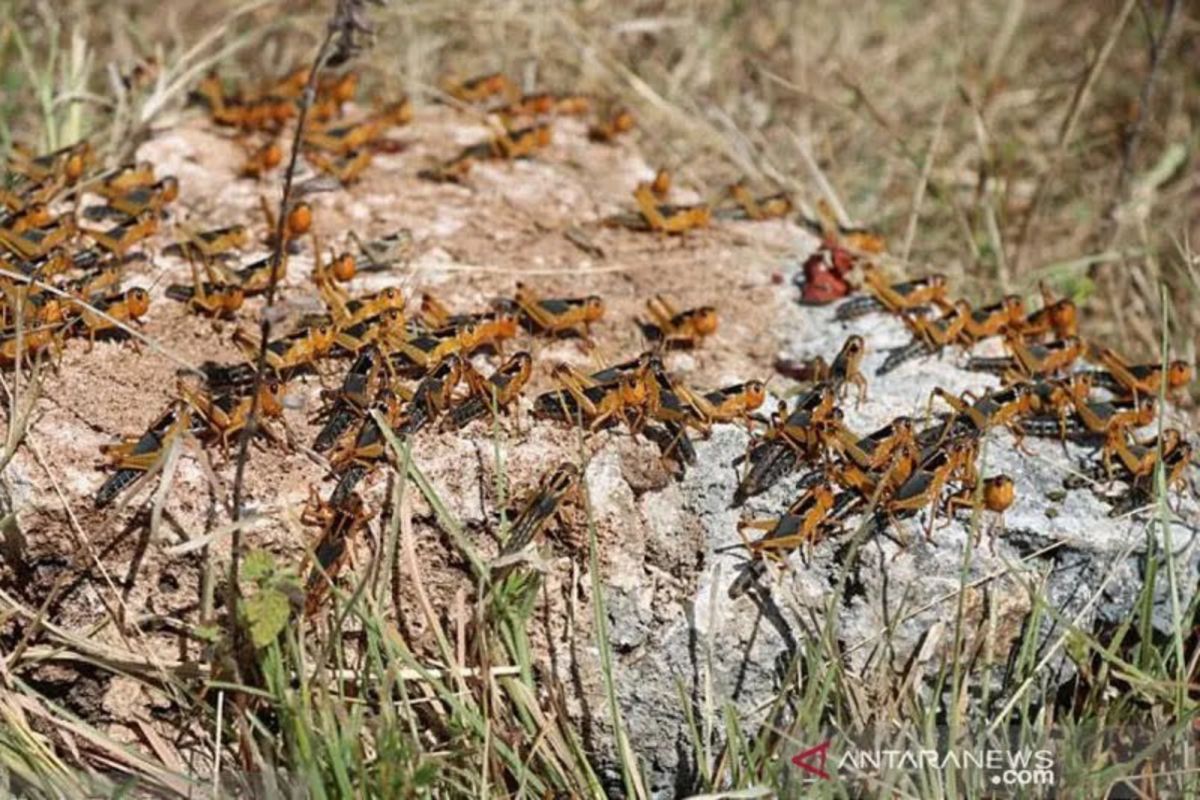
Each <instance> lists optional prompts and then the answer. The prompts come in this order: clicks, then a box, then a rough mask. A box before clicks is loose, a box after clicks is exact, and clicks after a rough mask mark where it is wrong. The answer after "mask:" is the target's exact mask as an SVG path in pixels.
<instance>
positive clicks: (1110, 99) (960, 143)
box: [0, 0, 1200, 358]
mask: <svg viewBox="0 0 1200 800" xmlns="http://www.w3.org/2000/svg"><path fill="white" fill-rule="evenodd" d="M74 5H75V6H76V7H77V8H78V9H79V12H80V13H78V14H74V13H73V14H66V13H63V14H61V15H59V16H57V17H54V18H53V19H52V20H51V18H50V17H49V16H48V14H47V13H46V12H37V11H34V10H32V9H31V10H29V11H28V12H27V13H26V14H24V15H18V16H17V17H16V18H15V20H16V23H15V24H13V23H9V24H7V25H6V26H5V27H4V28H3V29H0V47H3V48H4V50H5V51H6V54H7V55H9V56H12V55H14V54H19V52H20V50H19V48H18V46H17V45H18V42H19V41H23V40H28V43H27V44H26V45H25V48H26V49H27V50H28V51H29V52H30V53H31V54H32V55H31V58H32V60H34V61H37V60H38V56H39V55H40V54H42V53H45V52H49V51H48V50H46V49H45V48H44V44H45V39H44V37H45V35H46V31H51V32H53V33H54V35H55V37H56V41H57V42H58V52H59V53H60V55H59V56H58V57H57V59H56V61H55V63H54V64H53V65H47V66H52V67H53V69H54V71H55V72H56V73H58V74H60V75H62V76H64V77H73V76H75V83H76V84H78V83H79V79H78V77H77V76H76V73H77V72H78V71H79V69H81V68H82V66H81V65H80V64H79V63H78V62H79V61H80V59H81V57H80V55H79V53H77V52H75V51H73V50H72V47H73V46H74V43H75V42H76V41H77V37H79V36H81V35H82V36H84V37H86V41H87V43H88V47H89V48H90V50H89V54H90V61H89V62H88V65H89V66H91V67H92V74H93V77H92V79H91V80H90V81H88V82H87V84H86V91H80V89H82V88H84V87H79V86H78V85H77V86H76V88H75V90H73V94H72V96H71V97H59V98H56V99H54V100H53V101H48V100H47V99H46V98H45V97H38V95H39V92H33V93H32V94H30V93H28V92H26V94H27V95H28V96H27V97H22V92H21V91H20V89H22V88H27V84H26V83H25V82H23V81H22V73H23V71H26V65H25V63H24V62H25V61H26V60H28V59H22V58H12V57H10V58H8V59H7V60H6V64H7V67H6V68H5V73H4V74H3V75H0V83H2V84H3V85H5V86H9V87H15V88H17V89H18V90H17V91H10V92H6V93H5V94H6V97H7V98H8V100H7V101H6V107H5V108H4V109H3V111H4V112H5V117H6V119H9V120H10V122H9V123H8V128H9V130H10V131H11V134H10V135H12V136H15V137H16V138H17V139H30V138H36V133H37V132H38V130H39V128H38V123H39V122H40V119H38V118H39V117H41V116H44V114H39V113H38V110H39V109H42V110H44V109H45V108H46V107H48V106H50V105H53V106H55V111H54V113H55V114H57V115H59V117H60V118H61V119H60V120H59V121H60V123H61V124H63V125H65V124H66V121H67V118H68V117H70V121H72V122H73V124H74V125H76V126H78V125H79V124H80V121H79V119H78V114H77V113H76V112H78V110H79V108H80V105H82V107H83V110H84V112H85V113H84V116H88V117H91V118H93V119H94V120H95V123H94V124H96V125H102V124H103V115H89V114H87V112H89V111H91V110H92V109H93V108H96V109H101V110H105V106H104V104H103V102H102V101H101V98H103V96H104V95H105V93H106V89H107V88H108V86H107V84H108V83H109V81H108V80H107V79H106V77H105V75H104V72H105V68H106V67H107V66H108V64H109V63H110V62H111V63H114V64H115V65H117V66H118V67H120V66H121V65H124V66H125V67H126V68H127V67H128V65H129V64H131V63H133V62H134V60H135V59H136V58H138V57H145V56H151V55H155V54H156V53H157V55H158V56H159V58H160V60H161V61H162V63H164V64H175V63H177V62H178V61H179V59H180V58H182V57H183V56H185V55H188V56H190V57H191V59H192V60H193V61H195V60H198V55H199V54H195V53H189V52H188V51H189V49H190V47H191V46H192V45H193V44H195V42H196V41H197V39H198V38H199V37H198V36H197V34H196V32H197V31H210V30H211V31H214V32H215V33H216V35H215V36H214V37H213V39H212V41H211V43H210V46H209V47H208V48H207V50H206V51H205V53H204V54H203V56H204V57H205V58H207V57H208V56H209V55H212V54H214V53H217V46H218V43H219V44H220V45H224V46H230V49H234V47H236V46H238V45H241V46H244V45H246V44H249V43H253V44H254V46H253V47H251V48H243V49H241V50H240V51H239V52H238V53H237V54H236V55H235V56H234V59H235V60H236V64H232V65H228V66H227V67H226V69H230V70H233V71H237V70H238V69H239V68H241V69H246V70H253V71H255V72H259V71H262V70H267V71H271V72H281V71H283V70H284V69H285V68H287V67H289V66H291V65H293V64H294V63H296V62H298V61H300V60H303V59H305V58H307V57H309V56H310V54H311V50H312V47H313V46H314V44H315V37H316V36H317V35H318V34H319V33H320V31H321V25H322V20H323V16H322V15H323V11H322V10H321V9H319V8H318V9H311V8H307V6H306V5H305V4H297V3H284V4H282V5H283V6H284V7H287V8H289V9H291V10H293V11H294V12H295V13H293V14H292V15H291V16H289V17H288V18H287V20H286V22H282V23H281V22H280V20H281V19H282V15H280V14H278V13H277V8H278V6H277V5H275V4H265V5H262V6H261V7H260V8H257V9H251V10H249V11H247V12H246V13H245V14H244V15H243V16H242V17H240V18H239V20H238V24H237V25H236V26H228V25H227V23H228V22H229V21H230V19H231V14H232V10H233V9H237V8H239V7H240V6H239V5H238V4H234V3H231V2H216V3H208V4H203V5H199V6H197V5H195V4H168V5H167V6H166V7H165V8H163V9H162V10H161V13H156V14H154V15H153V19H150V18H148V16H150V15H148V14H147V13H146V12H147V11H148V7H147V6H146V4H143V3H136V2H118V3H106V4H103V8H104V16H103V18H104V20H105V22H104V24H103V28H102V29H100V28H82V29H81V28H73V27H70V26H68V25H67V24H66V23H63V22H59V20H68V19H74V20H78V19H87V18H89V15H88V14H87V13H86V11H87V10H88V8H89V7H90V6H92V5H95V4H90V3H88V2H85V1H84V0H79V2H76V3H75V4H74ZM37 7H38V6H33V8H37ZM1172 9H1173V10H1174V11H1173V14H1171V15H1170V16H1171V19H1170V24H1169V26H1168V25H1167V24H1166V20H1167V17H1168V12H1169V11H1171V10H1172ZM378 18H379V19H380V22H381V27H380V31H379V42H380V45H379V47H378V48H376V50H375V51H374V53H373V54H372V55H371V57H370V58H369V60H368V62H367V64H366V68H367V70H368V72H369V78H370V79H371V81H372V82H374V83H377V84H381V83H382V84H395V83H400V84H402V85H403V88H406V89H408V90H410V91H412V92H414V93H420V92H422V91H431V90H432V89H433V87H435V86H436V84H437V82H438V80H439V79H440V78H441V77H443V76H444V75H446V74H447V73H451V72H453V73H457V74H460V75H470V74H475V73H479V72H484V71H489V70H496V69H503V70H506V71H508V72H509V73H510V74H513V75H516V76H518V77H520V78H521V79H522V80H523V81H524V82H525V83H526V84H527V85H528V86H530V87H532V86H535V85H537V86H551V87H558V86H574V87H579V88H581V89H583V90H592V91H596V92H598V93H600V94H603V95H615V96H617V97H620V98H621V99H622V100H623V101H624V102H627V103H628V104H629V105H631V106H633V107H634V108H635V109H636V110H637V112H638V116H639V118H640V120H641V134H640V136H641V138H642V142H643V145H644V146H645V148H646V149H647V150H648V151H649V152H650V153H651V154H652V155H653V156H654V157H655V159H656V160H657V161H658V162H659V163H662V164H665V165H667V166H670V167H672V168H674V169H676V170H677V172H678V173H679V174H680V175H681V176H682V177H683V179H684V180H687V181H690V182H692V183H693V184H694V185H695V186H696V187H697V188H700V189H701V190H703V189H704V188H705V187H715V186H719V185H722V181H724V180H725V179H728V178H732V177H735V176H741V175H744V174H747V173H749V174H751V175H754V176H758V177H760V178H761V179H762V180H764V181H768V182H773V183H779V184H782V185H785V186H787V187H788V188H790V189H792V190H794V191H796V192H797V193H798V195H799V196H800V197H801V198H802V199H803V200H804V201H806V202H805V204H806V205H807V206H808V207H810V208H811V206H812V203H813V202H814V201H815V200H816V199H818V198H819V197H821V196H822V195H823V194H825V187H824V186H823V185H822V184H824V183H825V182H827V185H828V187H829V188H830V189H831V190H832V191H833V192H834V193H835V194H836V197H837V198H838V199H840V204H841V206H842V207H844V208H845V209H846V210H847V212H848V214H849V216H850V217H852V219H853V220H854V221H856V222H859V223H862V224H867V225H870V226H873V227H877V228H878V229H879V230H881V231H882V232H884V233H885V234H887V236H888V238H889V240H890V241H891V242H892V243H893V246H892V251H893V252H894V253H896V254H902V253H908V254H909V258H910V259H911V261H912V262H913V263H914V266H913V267H912V269H914V270H921V269H927V268H936V269H939V270H942V271H945V272H947V273H949V274H950V275H952V276H953V277H955V278H956V279H957V282H958V284H959V285H962V286H964V287H965V288H967V289H968V291H970V292H972V293H977V294H979V295H980V296H984V295H994V294H995V293H996V292H997V291H1030V290H1032V288H1033V286H1034V284H1035V283H1036V281H1037V280H1040V279H1046V280H1049V281H1050V282H1051V283H1053V284H1054V285H1055V286H1056V287H1057V288H1059V289H1060V290H1063V291H1067V292H1070V293H1073V294H1074V295H1076V296H1077V297H1078V298H1080V299H1086V300H1087V311H1088V314H1089V316H1090V317H1091V319H1090V320H1089V325H1088V327H1089V330H1091V331H1094V332H1096V334H1097V335H1098V336H1102V337H1104V338H1109V339H1113V340H1121V341H1125V342H1129V343H1130V347H1131V348H1132V349H1135V350H1137V351H1139V355H1141V356H1149V355H1152V354H1153V353H1155V352H1156V350H1157V340H1158V337H1157V333H1156V325H1157V321H1158V319H1159V317H1160V314H1159V310H1158V308H1157V305H1158V291H1157V285H1158V284H1159V283H1160V282H1165V283H1167V284H1168V286H1169V287H1170V288H1171V290H1172V291H1171V297H1172V304H1173V309H1172V310H1173V312H1174V314H1175V319H1176V320H1177V324H1176V325H1175V326H1174V327H1175V330H1177V331H1179V333H1178V334H1176V336H1175V341H1174V344H1175V345H1176V347H1177V349H1178V350H1179V352H1180V353H1181V355H1183V356H1184V357H1187V358H1193V357H1194V356H1195V349H1196V342H1195V340H1194V339H1192V338H1191V337H1190V336H1189V334H1188V333H1187V332H1190V331H1193V330H1197V329H1200V326H1198V325H1197V324H1196V323H1197V322H1200V318H1198V315H1200V310H1197V309H1200V303H1197V302H1195V301H1196V300H1197V297H1196V292H1197V285H1198V284H1197V265H1196V264H1195V263H1194V262H1189V261H1188V259H1186V258H1185V257H1184V255H1183V254H1184V253H1185V252H1187V247H1186V244H1185V243H1186V242H1190V241H1195V240H1196V239H1197V236H1200V227H1198V226H1200V221H1198V220H1200V215H1197V214H1196V211H1197V196H1198V193H1197V189H1198V188H1200V171H1198V170H1197V169H1196V168H1195V165H1194V163H1192V158H1191V156H1192V153H1194V151H1195V150H1196V145H1197V141H1198V138H1200V132H1198V131H1197V129H1196V124H1195V120H1196V119H1198V118H1200V108H1198V106H1200V93H1197V92H1196V85H1197V80H1200V71H1198V69H1197V67H1196V66H1195V65H1196V64H1198V63H1200V52H1198V49H1197V48H1198V45H1197V44H1196V42H1197V41H1198V39H1197V36H1196V33H1197V29H1198V27H1200V17H1197V16H1196V14H1195V8H1194V7H1191V6H1189V5H1188V4H1186V3H1176V2H1174V0H1169V1H1168V0H1164V2H1163V3H1153V4H1151V3H1143V4H1137V3H1134V2H1132V0H1128V1H1126V0H1122V2H1115V1H1106V2H1101V3H1088V2H1071V1H1070V0H1059V1H1057V2H1049V3H1027V2H1024V1H1023V0H1011V2H1008V3H1004V4H998V3H990V2H978V1H977V2H965V3H958V4H953V5H946V6H942V7H939V8H937V9H930V8H929V7H928V6H927V5H925V4H918V3H912V2H896V3H888V4H880V5H878V6H876V7H875V8H873V9H872V10H871V12H870V13H864V11H863V10H862V9H860V8H857V7H848V6H845V4H842V3H835V2H817V3H805V4H795V3H791V2H767V3H745V2H724V3H688V2H675V1H673V0H663V1H662V2H623V3H616V4H614V3H605V2H597V1H596V0H593V1H592V2H584V3H566V2H558V3H548V4H547V3H533V2H519V1H517V0H499V1H495V2H482V3H470V4H462V3H440V2H433V1H432V0H424V1H421V2H408V3H393V4H391V6H390V7H389V8H388V9H386V10H385V11H383V12H381V13H380V14H379V15H378ZM94 19H100V17H94ZM109 20H114V21H113V22H109ZM1164 29H1166V30H1165V32H1164ZM235 30H236V31H237V35H235V33H234V31H235ZM17 31H22V32H23V33H22V34H21V35H20V36H18V34H17ZM247 31H252V32H253V34H252V35H251V34H247V33H246V32H247ZM39 45H41V46H39ZM221 55H224V54H223V53H221ZM72 56H74V57H72ZM1152 64H1154V65H1155V66H1154V67H1153V69H1152ZM389 88H395V87H389ZM41 94H44V93H41ZM1146 100H1149V103H1148V104H1147V105H1145V106H1144V107H1143V106H1142V102H1143V101H1146ZM29 101H33V102H29ZM161 105H164V104H163V103H156V104H155V107H156V108H157V107H159V106H161ZM68 111H69V112H70V113H68ZM13 112H16V113H13ZM22 112H24V113H22ZM806 152H807V153H811V159H812V161H811V163H809V162H808V160H807V156H806ZM814 170H815V171H816V172H817V173H819V178H820V179H814ZM926 265H928V266H926Z"/></svg>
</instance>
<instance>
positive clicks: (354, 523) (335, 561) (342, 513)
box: [300, 492, 371, 617]
mask: <svg viewBox="0 0 1200 800" xmlns="http://www.w3.org/2000/svg"><path fill="white" fill-rule="evenodd" d="M370 519H371V514H370V512H368V511H367V510H366V506H365V505H364V504H363V500H362V497H360V496H359V495H358V493H357V492H350V493H349V494H348V495H347V496H346V497H344V498H342V499H341V500H340V501H338V502H331V503H329V504H325V503H322V502H321V501H320V499H319V498H316V497H315V496H314V497H313V499H312V500H310V503H309V507H308V508H306V509H305V510H304V513H303V514H301V516H300V521H301V522H303V523H304V524H306V525H320V526H321V536H320V538H319V539H318V540H317V544H316V547H314V548H313V551H312V566H311V568H310V569H309V572H308V578H307V579H305V582H304V595H305V596H304V613H305V614H306V615H308V616H310V617H311V616H313V615H315V614H316V613H317V612H318V611H320V609H321V604H322V603H323V602H324V600H325V597H326V595H328V593H329V588H330V587H331V586H332V585H333V583H334V581H336V580H337V576H338V573H339V572H340V571H341V568H342V564H343V562H344V561H345V560H346V556H347V554H348V553H349V551H350V543H351V542H352V541H353V540H354V537H355V535H357V533H358V532H359V531H360V530H362V528H363V527H364V526H365V525H366V524H367V522H368V521H369V520H370Z"/></svg>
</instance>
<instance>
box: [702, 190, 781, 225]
mask: <svg viewBox="0 0 1200 800" xmlns="http://www.w3.org/2000/svg"><path fill="white" fill-rule="evenodd" d="M729 196H730V197H732V198H733V200H734V202H735V203H736V204H737V205H736V206H735V207H734V208H721V209H717V210H716V211H715V212H714V216H716V217H718V218H719V219H731V220H755V221H758V220H764V219H783V218H784V217H786V216H788V215H789V214H791V213H792V208H793V206H792V199H791V198H790V197H789V196H788V195H787V194H786V193H784V192H779V193H777V194H772V195H768V196H766V197H755V196H754V195H753V194H751V193H750V190H749V189H748V188H746V185H745V184H743V183H735V184H733V186H730V187H729Z"/></svg>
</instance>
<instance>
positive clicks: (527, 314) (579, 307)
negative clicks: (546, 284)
mask: <svg viewBox="0 0 1200 800" xmlns="http://www.w3.org/2000/svg"><path fill="white" fill-rule="evenodd" d="M515 302H516V304H517V307H518V308H519V309H520V310H521V314H522V315H523V316H522V318H523V319H524V320H526V321H527V322H528V323H529V325H530V326H531V327H532V328H534V329H535V330H537V331H540V332H542V333H545V334H548V335H551V336H554V335H557V334H561V333H565V332H574V333H577V334H580V335H581V336H583V337H584V338H589V337H590V336H591V326H592V323H594V322H597V321H598V320H599V319H600V318H601V317H603V316H604V301H603V300H602V299H600V298H599V297H598V296H596V295H588V296H587V297H563V298H543V297H538V295H537V294H536V293H534V291H533V290H532V289H531V288H529V287H528V286H527V285H525V284H523V283H518V284H517V293H516V298H515Z"/></svg>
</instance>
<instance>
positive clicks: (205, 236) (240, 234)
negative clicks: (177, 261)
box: [163, 225, 250, 262]
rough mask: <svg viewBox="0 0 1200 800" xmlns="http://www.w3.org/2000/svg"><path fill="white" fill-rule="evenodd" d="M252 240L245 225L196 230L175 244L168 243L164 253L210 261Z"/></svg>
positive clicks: (238, 248)
mask: <svg viewBox="0 0 1200 800" xmlns="http://www.w3.org/2000/svg"><path fill="white" fill-rule="evenodd" d="M249 241H250V233H249V231H248V230H247V229H246V226H245V225H230V226H229V227H227V228H216V229H214V230H209V231H196V232H193V233H190V234H188V236H187V238H186V239H182V240H180V241H178V242H175V243H174V244H171V245H168V246H167V247H166V248H165V249H164V250H163V253H165V254H166V255H173V256H180V257H182V258H190V259H197V260H199V261H204V262H210V261H212V260H214V259H217V258H221V257H222V256H225V255H227V254H228V253H229V252H231V251H233V250H240V249H241V248H243V247H245V246H246V244H247V243H249Z"/></svg>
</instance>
